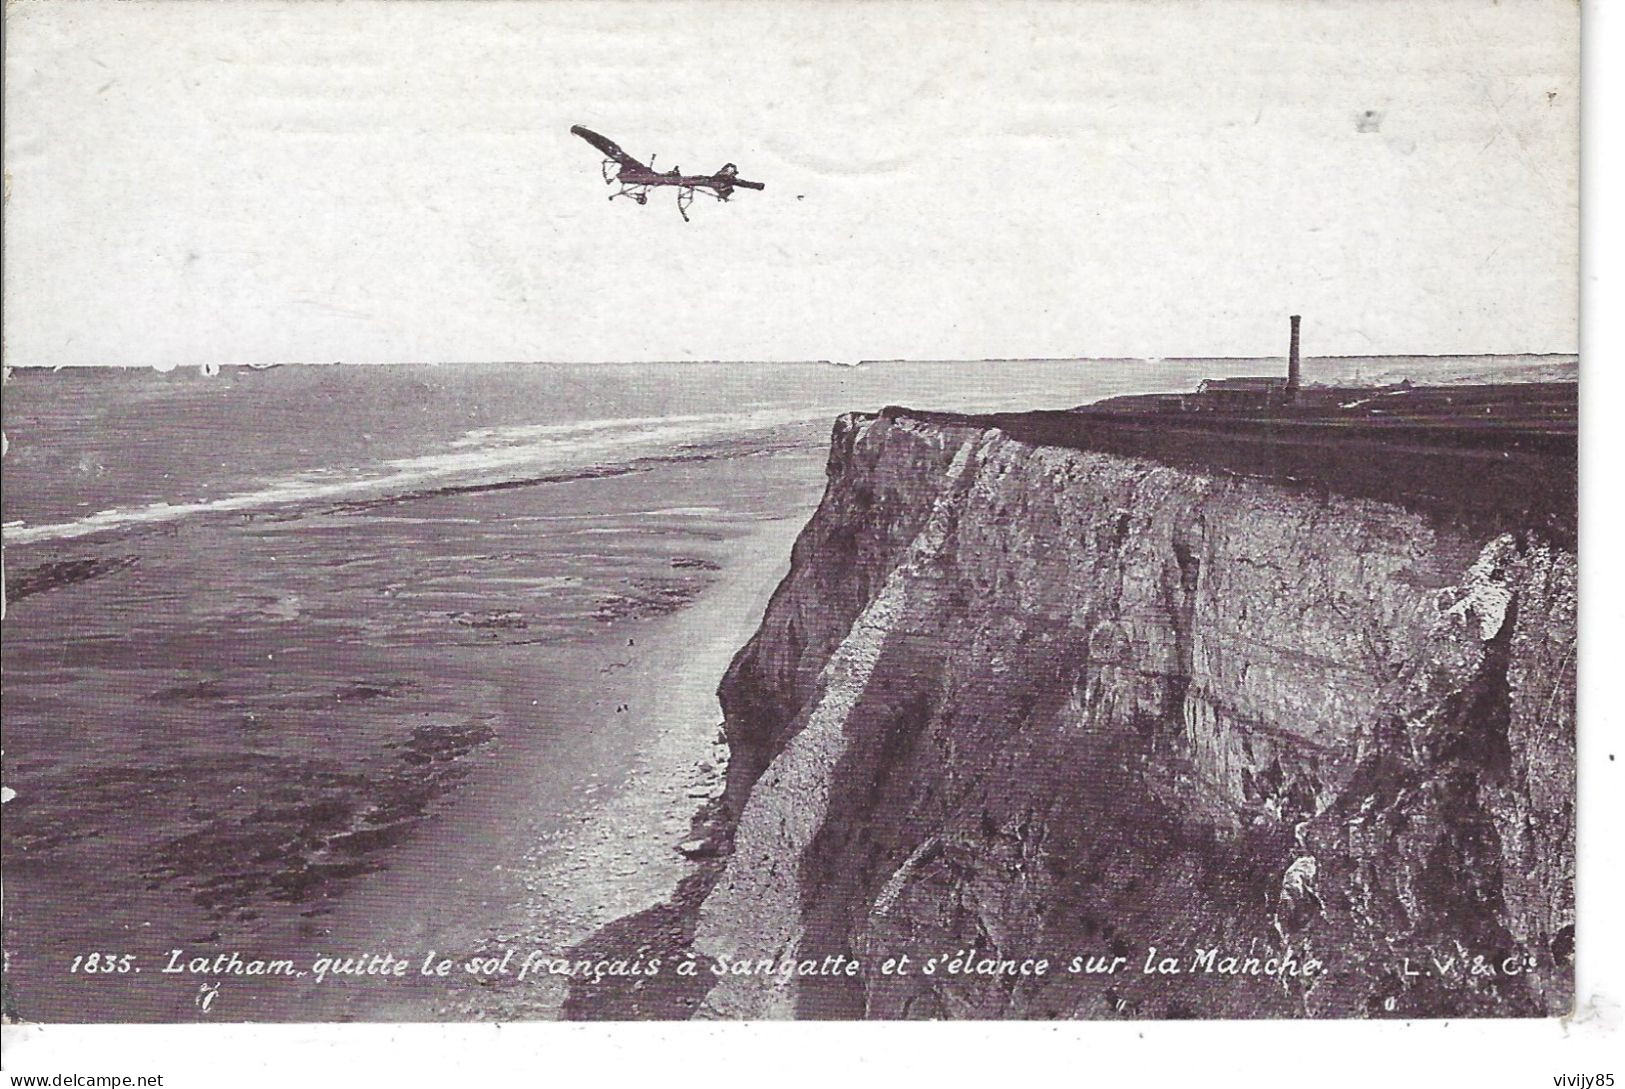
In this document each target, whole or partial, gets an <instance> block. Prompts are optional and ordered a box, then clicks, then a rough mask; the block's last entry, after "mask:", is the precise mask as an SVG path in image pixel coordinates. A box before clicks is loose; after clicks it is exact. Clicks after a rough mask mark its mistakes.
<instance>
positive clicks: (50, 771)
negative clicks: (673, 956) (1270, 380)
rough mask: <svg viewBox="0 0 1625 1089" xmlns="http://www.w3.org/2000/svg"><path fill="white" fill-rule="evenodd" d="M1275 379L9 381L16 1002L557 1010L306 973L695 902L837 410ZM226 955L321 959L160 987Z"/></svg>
mask: <svg viewBox="0 0 1625 1089" xmlns="http://www.w3.org/2000/svg"><path fill="white" fill-rule="evenodd" d="M1570 360H1572V357H1566V359H1564V360H1559V361H1558V366H1559V367H1560V368H1561V367H1572V363H1571V362H1570ZM1280 366H1281V364H1280V361H1279V360H1270V361H1259V360H1236V359H1225V360H1204V359H1181V360H1150V361H1147V360H1067V361H1043V362H1034V361H984V362H954V363H947V362H943V363H873V364H864V365H861V366H835V365H829V364H812V363H809V364H778V363H776V364H766V363H762V364H752V363H726V364H724V363H665V364H639V365H630V364H628V365H620V364H591V365H587V364H582V365H554V364H468V365H405V364H402V365H384V366H358V365H357V366H296V365H286V366H274V367H249V366H230V365H226V366H209V367H205V368H187V369H176V370H171V371H169V372H163V373H161V372H158V371H154V370H151V369H136V368H119V367H106V368H67V369H61V370H56V371H52V370H49V369H32V368H30V369H16V370H9V371H8V372H7V374H6V378H5V384H4V389H3V394H0V400H3V427H4V432H5V440H6V443H5V455H4V461H3V474H4V487H3V490H0V515H3V522H4V533H3V540H4V578H5V614H4V640H3V652H0V685H3V695H4V699H3V720H0V729H3V733H0V743H3V776H4V783H5V787H6V795H7V798H8V800H7V801H6V803H5V806H4V822H3V826H4V833H3V847H0V850H3V856H0V864H3V888H0V896H3V910H4V945H5V954H6V971H5V977H4V994H3V1003H4V1007H5V1012H6V1014H7V1015H9V1016H12V1017H15V1018H20V1019H24V1020H33V1021H44V1022H86V1021H192V1020H206V1019H209V1018H216V1019H229V1020H331V1019H404V1020H427V1019H437V1018H451V1019H477V1018H485V1017H514V1016H539V1017H541V1016H552V1015H555V1014H556V1013H557V1009H558V992H557V988H554V989H553V990H552V991H550V992H549V991H546V990H545V989H537V990H534V991H527V992H524V993H523V994H518V993H516V992H513V991H512V990H511V989H510V990H508V991H501V992H499V991H498V990H496V989H493V988H490V987H486V986H485V984H486V983H488V982H490V981H489V980H482V979H479V978H476V977H475V976H474V975H473V974H470V976H469V977H468V978H466V979H465V978H461V977H460V976H459V978H458V983H459V985H458V986H457V987H450V986H442V985H440V984H438V983H434V984H424V983H423V982H422V981H421V980H418V981H416V984H415V985H413V986H408V985H405V984H401V985H398V986H397V985H390V984H389V982H388V981H387V980H385V981H379V980H376V979H365V980H350V979H344V980H342V981H341V982H342V984H343V985H342V986H341V985H339V984H335V983H330V982H324V983H323V984H321V985H320V986H318V985H317V984H316V983H314V982H312V976H311V975H310V974H309V973H310V969H311V967H312V966H313V965H314V964H315V963H316V962H317V960H318V959H319V958H323V957H327V958H333V959H331V960H330V961H329V962H328V963H330V964H332V963H340V964H343V963H345V961H344V958H346V957H348V958H352V959H353V958H357V957H360V958H363V959H364V958H365V957H368V956H371V957H374V958H376V957H377V956H378V955H379V954H380V953H386V952H387V953H389V954H390V955H392V956H398V957H400V958H402V959H403V960H406V959H409V960H411V962H412V966H411V972H412V973H413V974H414V976H416V975H417V974H418V973H419V971H420V963H421V962H422V960H423V959H424V958H425V957H428V956H432V957H433V958H434V959H442V958H453V959H455V960H457V962H458V964H459V965H461V963H462V959H463V958H464V957H467V956H469V955H471V954H472V953H473V952H477V951H479V950H484V951H486V952H487V953H493V954H496V955H500V954H501V952H502V951H503V949H504V948H505V947H509V946H513V945H522V946H524V947H527V948H536V949H546V950H558V949H562V948H564V947H565V946H567V945H568V943H569V942H570V941H573V940H578V939H579V938H580V937H581V936H582V934H583V933H585V932H587V931H588V930H590V928H591V927H592V926H594V925H601V924H602V923H603V922H606V921H608V920H609V919H610V918H613V917H614V916H615V914H616V913H617V912H621V911H632V910H637V909H639V908H641V907H643V906H645V905H646V903H647V902H648V900H649V898H650V897H651V896H658V894H659V893H660V892H661V890H663V889H669V887H670V885H671V884H673V883H674V882H675V881H676V880H677V879H680V878H681V876H682V875H683V872H684V871H683V866H684V865H685V861H684V859H683V857H682V856H681V855H680V854H679V853H677V852H675V851H673V850H672V842H671V841H672V840H673V839H674V838H681V835H682V833H683V830H684V828H686V823H685V822H686V815H687V814H688V813H689V812H690V811H692V810H693V809H694V808H695V807H696V806H697V805H699V804H701V802H703V801H704V800H705V799H706V798H707V797H709V796H712V795H714V793H715V791H716V790H717V789H718V787H717V784H718V783H719V781H720V777H721V774H722V772H723V770H724V769H725V766H726V751H725V747H722V746H721V745H720V742H719V741H717V739H716V736H715V735H716V727H717V720H718V718H719V717H720V712H719V711H718V709H717V708H716V706H715V697H714V690H715V687H716V684H717V682H718V680H719V679H720V676H721V670H722V668H724V667H725V665H726V662H727V656H728V654H729V653H731V651H732V649H734V648H736V647H737V645H738V644H739V643H740V642H742V640H743V638H744V637H745V636H748V633H749V630H750V628H751V625H752V624H753V623H754V621H755V619H756V617H757V616H758V615H759V610H760V608H761V605H762V603H763V602H764V601H765V598H766V595H767V594H768V593H770V592H771V590H772V588H773V585H774V584H775V583H776V581H777V580H778V578H780V577H781V576H782V574H783V571H784V570H785V567H786V564H787V562H788V552H789V544H790V542H791V541H793V539H794V536H795V533H796V531H797V530H798V529H799V527H800V526H801V525H802V524H803V523H804V522H805V521H806V519H807V517H808V516H809V515H810V513H811V512H812V510H813V509H814V507H815V506H816V504H817V502H818V498H819V495H820V494H821V491H822V488H823V483H824V467H825V460H826V456H827V449H828V438H829V433H830V428H831V426H832V423H833V421H834V420H835V418H836V417H837V416H838V415H840V414H841V413H843V412H848V411H872V410H875V409H878V408H881V407H883V406H885V405H906V406H909V407H914V408H924V409H940V410H952V411H993V410H1013V409H1029V408H1065V407H1070V406H1075V405H1079V404H1084V403H1087V402H1089V401H1093V400H1097V399H1099V398H1103V397H1108V396H1113V395H1116V394H1122V393H1132V392H1153V391H1164V390H1179V389H1189V388H1193V387H1194V386H1195V384H1196V383H1197V382H1198V381H1199V380H1200V379H1202V378H1206V377H1226V376H1234V375H1240V374H1251V373H1275V372H1277V371H1278V370H1279V368H1280ZM1552 367H1553V360H1552V359H1550V358H1544V357H1475V358H1471V359H1463V358H1455V359H1452V360H1448V361H1440V360H1434V359H1406V358H1399V357H1374V358H1369V359H1338V360H1309V361H1306V365H1305V374H1306V380H1308V381H1327V382H1333V381H1335V382H1345V381H1353V380H1360V381H1376V380H1395V379H1397V378H1399V377H1412V378H1415V379H1417V380H1429V379H1430V378H1432V379H1438V380H1465V379H1471V378H1477V377H1498V376H1501V377H1508V378H1514V377H1529V376H1545V375H1547V374H1549V373H1550V371H1551V369H1552ZM696 754H698V755H696ZM668 764H670V765H677V764H681V765H682V766H681V767H675V766H672V767H668V766H666V765H668ZM176 954H179V955H180V959H179V961H177V960H176ZM234 954H235V955H238V956H240V957H241V958H243V959H245V960H249V961H251V960H253V959H254V958H264V959H266V960H269V959H273V958H275V959H287V960H289V961H290V962H292V963H294V964H295V965H296V966H297V967H298V969H299V971H300V972H301V973H304V974H302V975H301V976H300V977H299V980H298V982H289V981H285V980H280V979H266V978H240V979H239V978H227V979H225V984H226V985H225V986H224V987H222V985H221V981H222V976H221V975H220V974H219V972H215V973H210V972H208V971H203V972H195V973H194V972H188V971H180V972H171V971H168V970H167V969H168V968H170V967H173V966H174V965H175V964H176V963H180V964H183V965H185V964H190V963H192V962H193V961H194V959H196V958H202V959H203V960H211V958H219V957H229V956H231V955H234ZM211 963H212V961H211Z"/></svg>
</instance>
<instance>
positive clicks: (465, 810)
mask: <svg viewBox="0 0 1625 1089" xmlns="http://www.w3.org/2000/svg"><path fill="white" fill-rule="evenodd" d="M804 521H805V519H804V518H803V517H801V516H800V515H799V514H798V515H792V516H789V517H783V518H775V519H763V520H760V521H756V522H755V523H754V524H753V525H751V526H749V527H748V528H746V529H745V530H744V531H743V532H741V533H738V534H737V535H735V534H732V533H730V534H728V535H727V536H726V537H723V538H721V539H718V540H716V541H715V542H712V543H711V544H710V547H709V548H708V549H707V550H706V551H707V553H708V557H707V558H709V559H711V560H712V561H713V562H716V563H718V565H719V570H718V571H717V572H716V576H717V578H716V581H715V582H714V583H713V584H711V585H710V586H709V587H708V588H707V589H705V590H704V591H702V592H701V593H700V594H699V595H697V596H696V597H695V599H694V600H693V601H691V602H690V603H689V604H688V605H686V606H685V607H683V608H681V609H679V610H677V611H676V612H673V613H670V614H668V615H665V616H661V617H657V618H653V619H647V620H641V621H632V622H616V623H612V624H606V625H605V628H606V630H605V631H604V632H603V633H602V634H601V635H599V636H597V637H595V638H593V639H592V640H590V641H586V642H584V643H583V644H582V645H580V646H577V647H573V648H571V650H570V652H569V653H568V654H567V655H566V657H567V658H568V659H569V660H568V661H566V662H563V663H557V662H555V663H551V664H550V666H549V668H548V669H547V673H548V674H549V677H548V678H547V680H548V681H551V682H552V683H551V685H550V688H551V698H552V699H553V701H554V703H555V712H556V711H557V710H558V709H560V708H561V707H564V706H568V709H569V710H570V711H571V712H573V718H572V726H573V728H574V729H575V730H576V731H577V732H578V733H579V734H581V735H584V736H586V737H588V738H589V739H590V740H589V741H588V742H587V743H586V744H585V745H584V746H582V747H580V748H578V749H577V750H576V751H573V752H571V753H569V754H556V753H553V752H551V751H548V746H547V743H546V741H541V742H539V743H538V744H536V745H534V746H528V745H516V746H513V747H511V748H510V751H508V752H506V753H504V754H503V758H502V759H501V761H499V763H501V764H503V765H505V766H507V768H508V771H509V772H511V774H508V775H505V776H503V775H493V776H488V777H487V778H486V781H484V782H482V783H480V784H476V783H474V782H472V781H471V782H469V783H467V784H465V793H464V794H463V796H461V797H460V798H459V799H458V801H457V802H456V803H455V804H454V805H453V806H452V807H450V808H449V809H448V810H447V811H446V813H445V814H443V815H442V817H441V819H440V821H439V822H438V824H437V826H436V827H433V828H425V829H424V834H423V835H422V836H421V837H419V839H418V840H417V841H415V842H413V843H411V844H408V845H403V849H402V850H401V851H400V853H399V854H397V855H396V857H395V858H394V859H393V860H392V861H391V863H390V865H389V867H388V869H387V870H385V871H382V872H380V873H378V874H376V875H373V876H372V878H371V879H370V880H368V881H366V882H365V884H364V885H361V886H358V887H356V888H354V889H351V890H349V891H348V892H347V894H346V896H345V897H344V898H343V902H342V903H340V904H339V905H338V907H337V910H336V912H335V914H334V916H333V917H332V920H331V927H330V932H329V934H328V935H327V936H326V938H325V946H326V947H332V948H335V949H341V950H343V951H344V952H346V953H349V952H350V951H351V950H355V951H360V950H362V949H370V948H373V947H376V948H377V949H378V950H379V951H383V950H386V949H394V950H398V951H399V952H400V953H402V954H404V955H407V956H411V955H412V954H413V953H416V954H417V956H418V957H419V958H421V956H422V955H423V952H424V951H426V950H428V949H430V948H433V949H435V950H436V952H437V953H439V954H442V955H445V956H453V957H457V958H458V959H459V960H461V959H465V958H467V957H469V956H473V955H486V956H489V955H500V951H502V950H506V949H510V948H511V949H514V950H516V951H517V952H516V954H515V955H516V956H518V957H523V956H524V955H525V954H526V953H528V952H531V951H541V952H543V953H547V954H558V955H564V954H566V953H567V952H568V950H570V949H572V948H573V947H575V946H577V945H578V944H580V943H582V942H584V941H588V940H590V939H591V938H592V936H593V935H595V934H597V933H598V932H599V931H600V929H601V928H603V927H605V926H606V925H608V924H611V923H613V922H614V921H615V920H618V919H621V918H624V917H627V916H631V915H636V914H638V913H640V912H644V911H646V910H649V909H651V908H654V907H658V905H660V904H663V903H664V902H666V900H667V899H668V898H669V897H671V896H673V895H674V890H677V889H679V888H681V887H683V886H684V884H685V883H686V882H689V881H690V880H691V879H692V878H693V877H694V876H695V875H696V874H700V873H704V872H706V871H707V868H708V865H709V862H708V860H704V859H693V858H689V857H686V856H685V855H684V854H683V853H681V852H680V851H679V850H678V847H679V845H681V844H683V843H684V842H685V841H687V840H689V839H690V838H691V837H692V835H693V833H692V828H693V821H694V817H695V811H696V810H697V809H705V808H707V807H708V806H710V805H711V804H712V802H713V800H714V799H716V798H718V797H720V795H721V793H722V789H723V782H724V775H725V772H726V749H725V747H720V746H719V741H720V723H721V720H722V714H721V709H720V706H719V705H718V702H717V696H716V688H717V685H718V683H719V682H720V680H721V678H722V675H723V672H724V671H725V670H726V668H727V665H728V663H729V661H730V660H731V659H732V657H733V655H734V654H735V653H736V651H737V650H738V648H739V647H740V646H741V645H743V643H744V642H745V641H746V640H747V639H748V638H749V637H750V634H751V632H753V631H754V630H755V628H756V626H757V624H758V623H759V621H760V619H761V615H762V612H763V610H764V609H765V607H766V604H767V601H768V598H769V597H770V596H771V595H772V593H773V591H774V589H775V588H776V587H777V585H778V583H779V581H780V579H781V578H782V577H783V575H784V573H785V571H786V570H787V569H788V566H789V554H790V545H791V543H792V542H793V541H794V539H795V537H796V535H797V534H799V532H800V531H801V528H802V525H803V524H804ZM628 641H631V642H632V643H634V644H635V646H633V647H628V646H627V642H628ZM606 669H608V670H609V671H608V672H603V670H606ZM515 681H516V683H517V687H516V688H510V689H509V691H508V692H507V693H506V694H505V696H504V697H503V698H504V700H505V701H506V702H507V703H509V704H510V705H512V704H514V703H515V702H518V703H520V704H528V703H529V700H525V699H523V698H522V697H523V696H524V695H525V694H527V693H529V692H531V691H532V688H531V687H530V685H529V684H527V683H526V681H525V679H524V678H523V677H516V678H515ZM532 683H545V682H537V681H535V680H534V679H533V681H532ZM567 688H570V689H574V692H565V691H564V689H567ZM623 707H624V708H626V709H625V710H619V708H623ZM509 710H513V708H512V707H511V706H510V708H509ZM629 736H630V737H636V739H637V740H636V741H635V742H634V743H633V744H631V745H627V744H626V740H627V738H628V737H629ZM524 748H533V749H535V750H536V751H534V752H532V753H531V754H530V757H531V759H529V760H526V759H525V753H524V752H522V751H514V750H515V749H524ZM516 762H520V763H522V764H523V765H524V766H520V767H514V766H513V765H514V764H515V763H516ZM569 764H573V765H574V766H571V767H568V768H566V767H565V765H569ZM561 780H570V781H571V782H572V783H573V786H574V789H573V790H572V791H569V792H568V793H565V792H562V791H561V790H560V788H561V786H563V785H564V784H563V783H562V782H561ZM466 788H474V789H466ZM458 871H463V872H461V873H459V872H458ZM368 982H369V981H367V980H364V979H363V980H355V981H347V980H346V981H329V982H328V983H327V984H325V985H322V986H313V985H304V986H300V987H295V988H289V989H286V990H282V991H279V992H276V993H272V994H269V995H267V1004H266V1008H262V1009H259V1010H256V1011H255V1013H254V1016H255V1017H256V1018H265V1019H270V1020H279V1021H312V1020H338V1021H355V1020H360V1021H425V1020H431V1021H441V1020H499V1021H506V1020H550V1019H558V1018H560V1017H563V1016H565V1012H564V1005H565V1001H566V997H567V994H566V991H567V984H566V981H564V980H563V979H550V978H536V977H532V978H531V979H529V980H526V981H524V982H518V981H515V980H513V979H512V978H511V977H510V978H507V979H498V980H493V979H480V980H475V979H472V978H468V977H462V978H458V977H454V978H453V979H452V980H450V981H447V980H434V981H425V982H420V981H417V980H413V979H411V978H410V977H408V978H407V979H405V980H394V981H391V982H390V983H388V984H385V985H380V986H369V985H368Z"/></svg>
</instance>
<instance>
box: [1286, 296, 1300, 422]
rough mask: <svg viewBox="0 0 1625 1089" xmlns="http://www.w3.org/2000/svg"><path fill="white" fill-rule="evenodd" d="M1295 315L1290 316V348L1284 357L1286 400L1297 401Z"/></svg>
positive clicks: (1296, 327) (1296, 332)
mask: <svg viewBox="0 0 1625 1089" xmlns="http://www.w3.org/2000/svg"><path fill="white" fill-rule="evenodd" d="M1299 320H1300V318H1299V316H1298V315H1297V314H1293V315H1292V348H1291V351H1290V352H1289V353H1288V355H1287V357H1286V399H1287V400H1288V401H1295V400H1297V399H1298V322H1299Z"/></svg>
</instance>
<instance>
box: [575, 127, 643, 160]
mask: <svg viewBox="0 0 1625 1089" xmlns="http://www.w3.org/2000/svg"><path fill="white" fill-rule="evenodd" d="M570 131H571V132H573V133H575V134H576V135H577V136H579V137H581V138H582V139H583V140H585V141H587V143H589V144H591V145H592V146H593V147H595V148H597V149H598V150H599V151H602V152H603V153H604V157H605V158H607V159H613V160H615V161H616V162H617V163H620V164H621V165H622V166H642V165H643V164H642V163H640V162H638V161H637V160H636V159H634V158H632V156H630V155H628V154H627V153H626V152H624V151H622V150H621V145H620V144H617V143H616V142H615V141H614V140H611V139H610V138H609V137H607V136H600V135H598V134H597V133H596V132H594V131H592V130H591V129H589V128H583V127H582V126H580V125H571V126H570Z"/></svg>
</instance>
